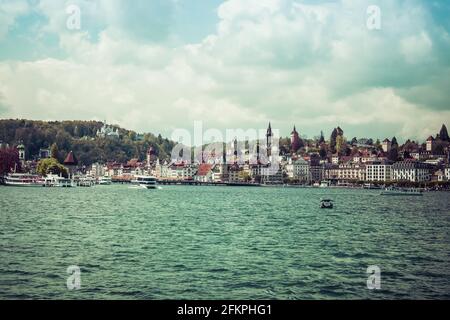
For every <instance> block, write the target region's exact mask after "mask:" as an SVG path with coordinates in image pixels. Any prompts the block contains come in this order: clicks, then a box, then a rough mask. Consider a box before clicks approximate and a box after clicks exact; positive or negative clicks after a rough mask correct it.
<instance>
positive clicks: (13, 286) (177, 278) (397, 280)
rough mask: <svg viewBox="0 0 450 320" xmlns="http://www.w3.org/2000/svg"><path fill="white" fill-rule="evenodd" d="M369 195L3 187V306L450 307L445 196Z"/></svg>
mask: <svg viewBox="0 0 450 320" xmlns="http://www.w3.org/2000/svg"><path fill="white" fill-rule="evenodd" d="M378 194H379V192H377V191H369V190H346V189H288V188H240V187H194V186H163V187H162V189H161V190H143V189H142V190H141V189H130V188H129V187H128V186H96V187H93V188H74V189H58V188H53V189H51V188H50V189H45V188H31V189H27V188H12V187H0V208H1V209H0V299H405V298H406V299H410V298H424V299H432V298H433V299H449V298H450V194H449V193H427V194H425V195H424V196H423V197H382V196H379V195H378ZM321 197H331V198H332V199H334V200H335V204H336V207H335V209H333V210H321V209H319V202H320V198H321ZM73 265H75V266H79V267H80V269H81V289H80V290H72V291H71V290H68V289H67V286H66V280H67V277H68V276H69V274H68V273H67V268H68V267H69V266H73ZM370 265H376V266H378V267H379V268H380V269H381V290H368V289H367V278H368V276H369V275H368V274H367V273H366V270H367V267H368V266H370Z"/></svg>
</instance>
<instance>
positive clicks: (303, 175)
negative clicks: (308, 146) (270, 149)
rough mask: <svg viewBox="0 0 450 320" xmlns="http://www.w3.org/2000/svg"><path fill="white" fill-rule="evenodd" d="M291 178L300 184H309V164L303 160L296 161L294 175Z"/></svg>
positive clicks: (293, 169)
mask: <svg viewBox="0 0 450 320" xmlns="http://www.w3.org/2000/svg"><path fill="white" fill-rule="evenodd" d="M288 176H289V175H288ZM289 177H290V178H293V179H295V180H298V181H299V182H303V183H305V182H308V181H309V179H310V173H309V163H308V162H307V161H305V160H303V159H298V160H295V161H294V162H293V163H292V174H291V175H290V176H289Z"/></svg>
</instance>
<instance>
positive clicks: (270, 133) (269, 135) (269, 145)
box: [266, 122, 273, 158]
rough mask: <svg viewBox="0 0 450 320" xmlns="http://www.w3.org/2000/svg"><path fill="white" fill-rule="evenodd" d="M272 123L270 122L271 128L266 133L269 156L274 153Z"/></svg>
mask: <svg viewBox="0 0 450 320" xmlns="http://www.w3.org/2000/svg"><path fill="white" fill-rule="evenodd" d="M272 137H273V133H272V124H271V123H270V122H269V128H267V133H266V146H267V157H268V158H269V157H270V156H271V155H272Z"/></svg>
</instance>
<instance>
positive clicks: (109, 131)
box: [97, 121, 119, 138]
mask: <svg viewBox="0 0 450 320" xmlns="http://www.w3.org/2000/svg"><path fill="white" fill-rule="evenodd" d="M97 137H100V138H119V129H116V128H114V127H113V126H110V125H108V124H107V123H106V121H105V122H104V123H103V127H102V128H101V129H100V130H98V131H97Z"/></svg>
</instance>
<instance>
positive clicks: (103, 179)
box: [98, 176, 112, 186]
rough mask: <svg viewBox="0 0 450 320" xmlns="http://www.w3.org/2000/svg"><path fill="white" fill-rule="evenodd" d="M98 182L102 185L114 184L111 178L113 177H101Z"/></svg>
mask: <svg viewBox="0 0 450 320" xmlns="http://www.w3.org/2000/svg"><path fill="white" fill-rule="evenodd" d="M98 184H99V185H102V186H108V185H110V184H112V179H111V177H106V176H105V177H101V178H100V179H99V180H98Z"/></svg>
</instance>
